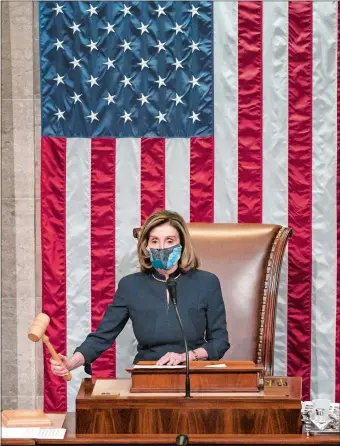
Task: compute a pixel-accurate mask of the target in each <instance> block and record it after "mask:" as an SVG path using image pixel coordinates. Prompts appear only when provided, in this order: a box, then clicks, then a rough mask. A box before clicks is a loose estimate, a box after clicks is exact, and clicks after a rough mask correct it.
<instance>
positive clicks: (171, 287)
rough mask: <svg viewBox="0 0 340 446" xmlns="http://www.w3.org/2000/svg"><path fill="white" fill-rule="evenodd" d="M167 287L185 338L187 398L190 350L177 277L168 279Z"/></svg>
mask: <svg viewBox="0 0 340 446" xmlns="http://www.w3.org/2000/svg"><path fill="white" fill-rule="evenodd" d="M166 285H167V289H168V291H169V295H170V299H171V302H172V304H173V306H174V308H175V312H176V317H177V320H178V323H179V326H180V328H181V332H182V336H183V340H184V348H185V371H186V375H185V398H190V376H189V350H188V343H187V338H186V336H185V333H184V328H183V324H182V319H181V316H180V315H179V311H178V308H177V283H176V280H175V279H172V278H169V279H168V280H167V283H166Z"/></svg>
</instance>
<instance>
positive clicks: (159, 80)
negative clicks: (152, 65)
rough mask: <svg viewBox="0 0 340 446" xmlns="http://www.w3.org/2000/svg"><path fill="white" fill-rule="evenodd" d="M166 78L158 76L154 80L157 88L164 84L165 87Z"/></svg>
mask: <svg viewBox="0 0 340 446" xmlns="http://www.w3.org/2000/svg"><path fill="white" fill-rule="evenodd" d="M165 79H166V77H164V78H161V77H160V76H158V81H155V83H156V84H158V88H161V86H162V85H164V87H166V83H165V82H164V81H165Z"/></svg>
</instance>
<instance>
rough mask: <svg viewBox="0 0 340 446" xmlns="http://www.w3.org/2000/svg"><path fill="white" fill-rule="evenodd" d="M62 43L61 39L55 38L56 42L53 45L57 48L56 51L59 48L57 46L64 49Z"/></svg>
mask: <svg viewBox="0 0 340 446" xmlns="http://www.w3.org/2000/svg"><path fill="white" fill-rule="evenodd" d="M63 43H64V41H63V40H59V39H57V41H56V43H54V44H53V46H55V47H56V49H57V51H58V50H59V48H62V49H64V47H63Z"/></svg>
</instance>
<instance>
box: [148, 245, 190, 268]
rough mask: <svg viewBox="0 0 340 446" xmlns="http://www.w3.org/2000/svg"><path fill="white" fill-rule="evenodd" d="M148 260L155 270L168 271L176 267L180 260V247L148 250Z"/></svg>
mask: <svg viewBox="0 0 340 446" xmlns="http://www.w3.org/2000/svg"><path fill="white" fill-rule="evenodd" d="M149 251H150V260H151V263H152V266H153V267H154V268H155V269H163V270H169V269H171V268H172V267H173V266H175V265H176V263H177V262H178V260H179V259H180V258H181V254H182V246H181V245H175V246H170V247H169V248H163V249H155V248H149Z"/></svg>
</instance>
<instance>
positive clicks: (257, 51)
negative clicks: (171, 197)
mask: <svg viewBox="0 0 340 446" xmlns="http://www.w3.org/2000/svg"><path fill="white" fill-rule="evenodd" d="M238 221H239V222H240V223H248V222H254V223H261V221H262V2H261V1H257V2H246V1H245V2H239V4H238Z"/></svg>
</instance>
